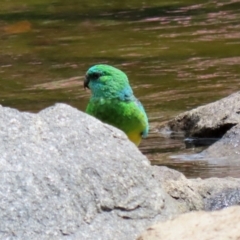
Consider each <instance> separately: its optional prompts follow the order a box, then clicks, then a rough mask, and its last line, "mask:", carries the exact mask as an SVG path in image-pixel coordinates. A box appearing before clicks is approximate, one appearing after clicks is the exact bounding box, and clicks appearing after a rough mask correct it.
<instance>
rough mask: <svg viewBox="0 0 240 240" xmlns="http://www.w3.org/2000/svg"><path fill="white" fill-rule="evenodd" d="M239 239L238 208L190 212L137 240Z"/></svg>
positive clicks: (239, 222)
mask: <svg viewBox="0 0 240 240" xmlns="http://www.w3.org/2000/svg"><path fill="white" fill-rule="evenodd" d="M175 239H184V240H193V239H201V240H209V239H224V240H227V239H229V240H230V239H231V240H238V239H240V207H231V208H228V209H224V210H222V211H216V212H202V211H200V212H192V213H186V214H183V215H181V216H178V217H176V218H175V219H173V220H169V221H166V222H164V223H162V222H161V223H158V224H156V225H153V226H151V227H149V228H148V229H147V230H146V231H145V232H144V233H143V234H142V235H141V236H140V237H138V238H137V240H175Z"/></svg>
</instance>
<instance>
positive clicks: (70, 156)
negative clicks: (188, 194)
mask: <svg viewBox="0 0 240 240" xmlns="http://www.w3.org/2000/svg"><path fill="white" fill-rule="evenodd" d="M0 126H1V128H0V152H1V155H0V169H1V170H0V171H1V174H0V206H1V207H0V218H1V225H0V238H1V239H12V238H17V239H63V238H64V239H65V238H67V239H104V240H107V239H134V238H135V237H136V236H137V235H138V234H139V233H140V232H141V231H143V230H144V229H145V228H146V227H147V226H149V225H150V224H152V223H153V222H156V221H157V220H163V219H166V218H167V217H169V216H171V215H174V214H176V213H177V212H178V208H177V206H176V205H175V204H174V201H173V199H172V198H171V197H170V196H169V195H168V194H167V193H166V192H165V191H164V190H163V189H162V187H161V185H160V182H159V181H157V180H156V179H155V178H154V177H153V173H152V168H151V166H150V163H149V161H148V160H147V158H146V157H145V156H143V155H142V154H141V152H140V151H139V150H138V149H137V148H136V147H135V145H134V144H132V143H131V142H130V141H128V139H127V137H126V136H125V134H124V133H123V132H121V131H120V130H118V129H115V128H113V127H111V126H109V125H106V124H103V123H102V122H100V121H98V120H97V119H95V118H93V117H91V116H89V115H87V114H85V113H82V112H80V111H78V110H77V109H75V108H72V107H70V106H68V105H65V104H57V105H55V106H53V107H49V108H47V109H45V110H43V111H41V112H39V113H38V114H31V113H26V112H19V111H17V110H15V109H11V108H7V107H2V106H0Z"/></svg>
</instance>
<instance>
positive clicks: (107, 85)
mask: <svg viewBox="0 0 240 240" xmlns="http://www.w3.org/2000/svg"><path fill="white" fill-rule="evenodd" d="M84 88H89V89H90V90H91V92H92V95H93V96H94V97H106V98H115V97H119V98H123V97H124V95H126V96H127V95H131V94H132V89H131V87H130V85H129V82H128V78H127V76H126V74H125V73H124V72H122V71H121V70H119V69H117V68H115V67H112V66H109V65H105V64H99V65H95V66H93V67H91V68H89V69H88V71H87V73H86V77H85V80H84Z"/></svg>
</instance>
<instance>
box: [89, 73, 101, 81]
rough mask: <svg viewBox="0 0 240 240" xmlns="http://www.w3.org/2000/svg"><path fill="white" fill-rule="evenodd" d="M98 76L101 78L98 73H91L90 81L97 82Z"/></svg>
mask: <svg viewBox="0 0 240 240" xmlns="http://www.w3.org/2000/svg"><path fill="white" fill-rule="evenodd" d="M100 76H101V74H100V73H98V72H95V73H92V74H91V79H92V80H97V79H98V78H99V77H100Z"/></svg>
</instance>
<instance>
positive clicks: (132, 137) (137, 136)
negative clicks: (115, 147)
mask: <svg viewBox="0 0 240 240" xmlns="http://www.w3.org/2000/svg"><path fill="white" fill-rule="evenodd" d="M127 136H128V138H129V140H130V141H132V142H133V143H134V144H135V145H136V146H138V145H139V144H140V142H141V140H142V137H141V135H140V134H139V131H135V132H130V133H127Z"/></svg>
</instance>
